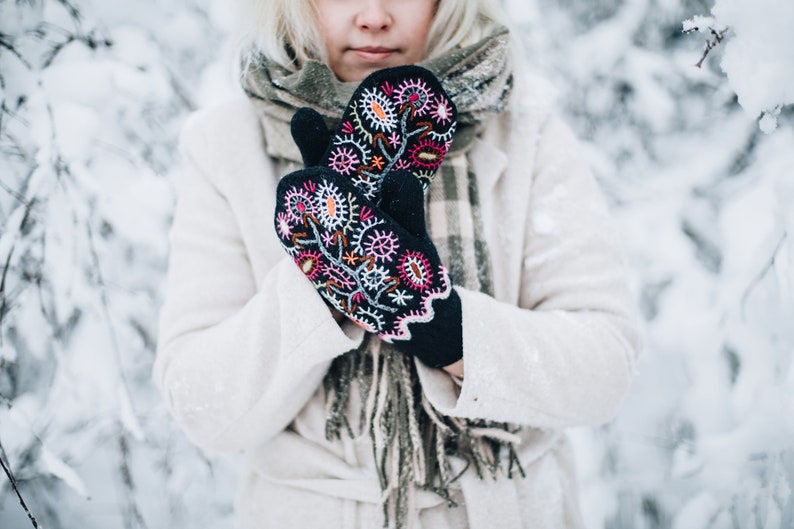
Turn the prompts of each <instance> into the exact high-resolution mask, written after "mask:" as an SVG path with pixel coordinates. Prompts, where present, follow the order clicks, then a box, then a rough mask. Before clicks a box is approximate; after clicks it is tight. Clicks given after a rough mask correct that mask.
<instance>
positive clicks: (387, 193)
mask: <svg viewBox="0 0 794 529" xmlns="http://www.w3.org/2000/svg"><path fill="white" fill-rule="evenodd" d="M276 193H277V200H278V202H277V206H276V221H275V222H276V230H277V231H278V234H279V236H280V239H281V244H282V245H283V246H284V249H285V250H286V251H287V253H288V254H289V255H290V256H291V257H292V258H293V260H294V261H295V263H296V264H297V265H298V267H299V268H300V269H301V271H302V272H303V273H304V275H305V276H306V277H307V278H308V279H309V280H310V281H311V282H312V284H313V285H314V287H315V288H316V289H317V291H318V292H319V293H320V295H322V296H323V297H324V298H325V299H326V300H327V301H328V302H329V303H330V304H331V305H332V306H334V307H336V308H337V309H338V310H339V311H341V312H343V313H344V314H345V315H346V316H347V317H348V318H350V319H351V320H353V321H354V322H355V323H357V324H358V325H360V326H361V327H363V328H364V329H366V330H367V331H369V332H373V333H377V334H378V336H380V337H381V339H383V340H384V341H387V342H392V343H394V344H395V345H397V346H398V347H399V348H400V349H401V350H403V351H405V352H408V353H410V354H413V355H416V356H417V357H418V358H419V359H420V360H422V361H423V362H424V363H425V364H427V365H429V366H431V367H441V366H445V365H449V364H451V363H453V362H455V361H456V360H459V359H460V358H461V357H462V354H463V353H462V332H463V331H462V328H461V308H460V299H459V298H458V295H457V293H456V292H455V291H454V290H453V288H452V282H451V280H450V277H449V274H448V273H447V271H446V269H445V268H444V266H443V265H442V264H441V260H440V259H439V256H438V252H437V251H436V248H435V246H434V245H433V243H432V242H431V241H430V238H429V237H428V235H427V231H426V229H425V221H424V195H423V192H422V186H421V184H420V183H419V181H418V180H417V179H416V178H415V177H413V176H412V175H411V174H410V173H408V172H407V171H396V172H392V173H389V174H388V175H387V176H386V177H385V179H384V181H383V190H382V198H383V200H382V204H381V206H378V205H376V204H375V203H374V202H373V201H371V200H369V199H368V198H367V197H365V196H364V195H363V194H362V193H361V192H360V191H359V190H358V189H357V188H356V187H355V186H354V185H353V184H352V182H351V181H350V180H349V179H347V178H345V177H343V176H341V175H339V174H338V173H336V172H335V171H332V170H331V169H328V168H327V167H319V166H318V167H310V168H307V169H303V170H301V171H296V172H294V173H291V174H289V175H287V176H285V177H284V178H282V179H281V181H280V182H279V184H278V187H277V191H276Z"/></svg>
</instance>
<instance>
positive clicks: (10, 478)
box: [0, 442, 39, 529]
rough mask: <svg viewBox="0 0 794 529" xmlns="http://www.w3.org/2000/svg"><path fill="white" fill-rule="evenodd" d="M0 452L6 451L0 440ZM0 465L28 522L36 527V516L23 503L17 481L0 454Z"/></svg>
mask: <svg viewBox="0 0 794 529" xmlns="http://www.w3.org/2000/svg"><path fill="white" fill-rule="evenodd" d="M0 452H2V455H5V453H6V451H5V448H3V443H2V442H0ZM10 464H11V463H9V465H10ZM0 465H2V466H3V471H4V472H5V473H6V476H8V481H10V482H11V488H12V489H14V492H15V493H16V495H17V498H19V503H20V505H22V508H23V509H25V514H27V515H28V519H30V523H32V524H33V527H35V528H36V529H38V527H39V524H38V523H37V522H36V518H34V517H33V515H32V514H31V513H30V509H28V505H27V504H26V503H25V499H24V498H23V497H22V494H21V493H20V492H19V487H17V481H16V480H15V479H14V475H13V474H12V473H11V469H10V468H8V467H7V466H6V463H5V461H4V460H3V457H2V456H0Z"/></svg>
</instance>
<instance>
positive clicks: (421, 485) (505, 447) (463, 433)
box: [323, 335, 525, 529]
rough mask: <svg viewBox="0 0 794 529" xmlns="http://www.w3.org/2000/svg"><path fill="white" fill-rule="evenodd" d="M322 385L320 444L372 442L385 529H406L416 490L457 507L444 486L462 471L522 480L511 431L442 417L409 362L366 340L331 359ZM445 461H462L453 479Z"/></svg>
mask: <svg viewBox="0 0 794 529" xmlns="http://www.w3.org/2000/svg"><path fill="white" fill-rule="evenodd" d="M353 381H356V384H355V385H357V386H358V390H359V397H360V399H361V400H360V402H362V403H365V405H364V406H363V407H362V410H361V416H360V420H359V423H358V424H359V431H358V432H354V431H353V427H352V426H351V424H350V421H349V420H348V418H347V417H348V405H349V403H350V398H351V393H352V391H353V386H354V384H353ZM323 386H324V389H325V403H326V413H327V415H326V425H325V435H326V438H327V439H328V440H339V439H341V438H342V436H343V435H347V436H348V437H349V438H351V439H356V438H359V437H362V436H369V438H370V440H371V441H372V449H373V457H374V461H375V466H376V469H377V473H378V478H379V481H380V486H381V491H382V496H381V506H382V509H383V520H384V527H391V526H393V527H396V528H398V529H403V528H410V527H411V525H412V517H411V513H412V512H413V508H414V503H415V494H416V490H417V489H421V490H426V491H430V492H433V493H435V494H437V495H438V496H440V497H441V498H443V499H444V500H445V501H446V502H447V504H448V505H449V506H450V507H456V506H457V503H456V502H455V501H454V500H453V498H452V494H451V490H450V487H451V485H452V484H453V483H454V482H455V481H456V480H457V479H458V478H460V476H461V475H462V474H463V473H464V472H466V471H467V470H468V469H469V467H473V470H474V471H475V472H476V473H477V476H478V477H479V478H480V479H487V478H491V479H497V478H499V477H500V476H506V477H508V478H512V477H513V474H514V469H515V468H517V469H518V472H519V473H520V474H521V476H525V473H524V469H523V467H522V466H521V462H520V461H519V459H518V454H517V452H516V446H517V445H518V444H519V443H520V442H521V439H520V437H519V436H518V435H516V434H515V431H517V430H518V429H517V428H515V429H511V428H510V426H509V425H508V424H506V423H496V422H491V421H483V420H469V419H463V418H457V417H448V416H444V415H442V414H441V413H439V412H438V411H437V410H436V409H435V408H434V407H433V406H432V404H431V403H430V402H429V400H428V399H427V397H426V395H425V394H424V392H423V391H422V388H421V385H420V384H419V379H418V376H417V373H416V366H415V365H414V360H413V358H412V357H410V356H407V355H405V354H403V353H401V352H399V351H398V350H396V349H395V348H394V347H393V346H391V345H390V344H387V343H384V342H382V341H380V340H378V339H377V338H374V337H371V336H370V335H367V338H365V340H364V343H362V345H361V347H359V348H358V349H357V350H355V351H351V352H349V353H347V354H346V355H343V356H341V357H338V358H337V359H335V360H334V362H333V363H332V364H331V367H330V368H329V370H328V374H327V375H326V377H325V379H324V380H323ZM502 452H506V454H504V455H506V461H503V458H502V455H503V454H502ZM450 456H459V457H461V458H462V459H463V460H464V461H465V463H466V465H465V467H464V469H463V470H462V471H461V472H459V473H457V474H455V473H454V472H453V470H452V467H451V465H450V462H449V457H450Z"/></svg>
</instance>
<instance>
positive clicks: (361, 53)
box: [351, 46, 397, 62]
mask: <svg viewBox="0 0 794 529" xmlns="http://www.w3.org/2000/svg"><path fill="white" fill-rule="evenodd" d="M351 51H353V53H355V54H356V55H357V56H358V58H359V59H361V60H362V61H364V62H381V61H384V60H386V59H388V58H389V57H390V56H391V55H392V54H394V53H397V49H396V48H385V47H382V46H362V47H359V48H351Z"/></svg>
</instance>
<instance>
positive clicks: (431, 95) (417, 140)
mask: <svg viewBox="0 0 794 529" xmlns="http://www.w3.org/2000/svg"><path fill="white" fill-rule="evenodd" d="M456 119H457V110H456V108H455V105H454V104H453V103H452V100H451V99H450V98H449V97H448V96H447V94H446V92H444V89H443V88H442V87H441V83H440V82H439V81H438V79H436V77H435V76H434V75H433V74H432V73H431V72H430V71H429V70H426V69H425V68H421V67H419V66H413V65H409V66H397V67H394V68H386V69H384V70H378V71H376V72H374V73H372V74H370V75H369V76H368V77H367V78H366V79H364V80H363V81H362V82H361V84H360V85H359V86H358V88H356V91H355V92H354V93H353V96H352V97H351V98H350V102H349V103H348V106H347V108H346V109H345V112H344V113H343V114H342V120H341V122H340V124H339V126H338V127H337V129H336V132H335V134H334V135H333V137H332V138H331V139H330V142H329V136H330V134H329V133H328V131H327V129H326V127H325V123H324V122H323V119H322V117H321V116H320V115H319V114H318V113H317V112H315V111H314V110H311V109H309V108H302V109H300V110H298V112H297V113H296V114H295V116H293V118H292V137H293V139H294V140H295V143H296V144H297V145H298V148H299V149H300V151H301V154H302V156H303V162H304V164H305V165H307V166H313V165H321V166H324V167H328V168H330V169H333V170H334V171H336V172H337V173H339V174H341V175H343V176H346V177H348V178H349V179H350V180H351V181H352V182H353V184H354V185H355V186H356V187H357V188H358V189H359V190H361V192H362V193H363V194H364V195H365V196H366V197H367V198H370V199H375V200H376V202H378V201H379V195H380V188H381V184H382V182H383V179H384V177H385V176H386V175H388V174H389V173H391V172H392V171H395V170H399V169H403V170H406V171H408V172H410V173H411V174H413V175H414V176H415V177H416V178H418V179H419V181H420V182H422V186H423V187H424V189H427V187H428V186H429V185H430V182H431V181H432V179H433V176H434V175H435V173H436V170H437V169H438V167H439V166H440V165H441V162H442V161H443V160H444V156H445V155H446V153H447V151H448V150H449V147H450V145H451V143H452V136H453V134H454V132H455V126H456V123H457V122H456Z"/></svg>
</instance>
